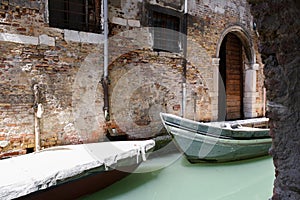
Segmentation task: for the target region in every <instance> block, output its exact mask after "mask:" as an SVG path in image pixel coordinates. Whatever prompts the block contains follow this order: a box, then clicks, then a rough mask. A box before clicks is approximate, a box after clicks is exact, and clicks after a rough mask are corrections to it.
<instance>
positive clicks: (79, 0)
mask: <svg viewBox="0 0 300 200" xmlns="http://www.w3.org/2000/svg"><path fill="white" fill-rule="evenodd" d="M48 4H49V25H50V26H51V27H56V28H62V29H70V30H77V31H87V32H94V33H100V32H101V22H100V19H101V18H100V10H101V0H49V3H48Z"/></svg>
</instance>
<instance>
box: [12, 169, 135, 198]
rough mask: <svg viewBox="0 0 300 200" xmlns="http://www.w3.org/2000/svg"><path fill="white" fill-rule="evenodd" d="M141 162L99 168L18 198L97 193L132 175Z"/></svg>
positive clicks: (62, 196) (77, 195)
mask: <svg viewBox="0 0 300 200" xmlns="http://www.w3.org/2000/svg"><path fill="white" fill-rule="evenodd" d="M138 165H139V164H133V165H130V166H126V167H120V168H118V169H112V170H109V171H103V170H99V171H98V172H93V173H90V174H89V175H84V176H82V177H80V178H78V179H74V180H71V181H67V182H65V183H62V184H58V185H55V186H52V187H50V188H47V189H45V190H41V191H37V192H33V193H30V194H28V195H26V196H22V197H19V198H17V199H20V200H21V199H22V200H40V199H43V200H52V199H57V200H60V199H61V200H73V199H76V198H79V197H82V196H85V195H88V194H91V193H95V192H97V191H99V190H102V189H104V188H106V187H108V186H110V185H112V184H114V183H116V182H117V181H120V180H121V179H123V178H125V177H126V176H128V175H130V174H131V172H134V170H135V169H136V168H137V167H138Z"/></svg>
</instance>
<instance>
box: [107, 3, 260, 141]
mask: <svg viewBox="0 0 300 200" xmlns="http://www.w3.org/2000/svg"><path fill="white" fill-rule="evenodd" d="M147 4H152V5H157V6H160V7H163V8H169V9H170V10H173V9H175V10H177V11H179V12H181V13H182V12H183V10H184V1H159V2H158V1H141V2H139V1H131V0H125V1H115V2H114V3H111V4H110V13H109V18H110V22H111V23H110V31H111V38H110V44H111V45H110V47H111V49H110V54H119V55H120V57H119V58H118V56H117V55H116V56H115V57H113V56H111V62H112V64H111V65H110V79H111V85H110V90H111V95H112V93H114V92H115V90H118V88H116V87H119V85H118V84H120V83H119V82H122V81H124V80H123V79H125V78H124V77H127V76H128V77H130V78H128V79H129V80H130V81H128V82H123V84H122V87H124V85H128V86H127V87H125V88H126V89H124V88H122V89H123V91H118V94H117V95H116V96H117V97H118V98H121V99H120V101H115V100H114V98H115V97H114V96H113V95H112V96H111V97H110V98H111V99H112V100H111V110H112V112H111V120H112V121H113V122H112V124H113V125H112V127H117V129H118V131H121V132H127V134H129V135H134V136H136V137H143V136H144V137H145V136H153V135H155V134H158V130H159V129H160V127H161V126H160V125H159V122H155V120H158V121H159V119H158V118H157V117H155V116H153V117H150V116H149V112H150V110H151V106H152V107H155V106H154V104H153V101H155V100H153V99H155V98H154V97H153V94H154V93H155V92H154V91H153V89H152V90H151V89H149V88H147V87H146V86H145V87H144V86H143V85H144V84H145V83H144V82H143V81H145V82H146V83H148V82H149V81H150V82H152V84H153V85H155V83H156V82H158V84H159V85H163V84H164V86H165V87H166V91H160V96H164V95H167V94H170V92H171V91H172V93H173V94H174V95H173V96H174V98H173V100H171V99H168V97H166V98H164V99H163V100H161V99H160V98H159V97H156V98H157V102H160V103H157V104H159V106H158V107H155V110H156V113H158V112H159V111H167V112H170V113H175V114H179V115H180V110H181V108H182V88H181V83H182V76H183V72H182V70H183V67H182V57H183V55H182V53H181V54H180V55H179V56H178V57H177V58H176V59H175V58H172V54H167V53H155V52H152V53H151V40H152V39H151V34H150V33H149V30H147V29H142V27H144V26H147V23H146V22H147V19H146V18H147V17H148V16H147V14H148V12H149V11H148V10H147V9H148V7H147ZM188 6H189V8H188V37H187V39H188V45H187V60H188V66H187V105H186V117H188V118H191V119H196V120H201V121H209V120H214V119H216V101H217V94H216V88H215V87H216V86H215V85H216V82H215V81H216V75H215V73H216V71H215V69H216V67H214V65H215V62H216V61H215V60H214V58H218V55H217V54H218V53H217V49H218V45H220V43H221V42H222V40H221V35H222V33H223V32H224V30H226V29H227V28H228V27H231V26H234V25H238V26H240V27H243V28H244V30H246V31H247V32H248V33H249V37H251V38H250V39H251V45H253V46H251V48H253V49H254V51H255V53H254V54H255V55H254V56H256V59H255V61H256V62H257V63H258V64H259V69H258V71H257V80H258V81H257V82H256V94H255V98H256V99H255V102H254V104H255V105H254V107H255V109H254V110H255V112H256V114H257V115H256V116H263V109H262V108H263V99H262V97H263V90H262V89H263V72H262V66H263V65H262V63H261V60H260V55H259V54H258V53H257V45H256V42H257V35H256V32H255V31H254V30H253V27H252V16H251V14H250V7H249V5H248V4H247V2H246V1H226V2H223V1H203V2H199V1H188ZM145 19H146V20H145ZM133 22H134V23H133ZM132 32H134V34H132ZM122 33H124V34H123V35H122ZM135 33H136V34H135ZM130 34H132V35H130ZM124 38H127V39H128V38H129V40H131V41H129V42H128V41H127V42H125V41H126V40H127V39H124ZM121 41H122V44H121V45H120V42H121ZM141 41H143V42H141ZM249 43H250V42H249ZM124 46H125V48H124ZM122 47H123V48H122ZM135 50H138V51H137V52H136V51H135ZM244 54H245V53H244ZM121 55H123V56H121ZM173 57H176V56H175V54H174V55H173ZM244 57H245V62H252V61H249V60H247V59H246V56H244ZM217 64H218V61H217ZM158 66H159V67H158ZM174 66H176V67H174ZM151 67H152V68H151ZM141 69H143V70H145V69H148V71H147V70H146V72H145V71H142V72H141V71H139V70H141ZM175 69H177V70H175ZM131 70H132V71H136V72H135V74H134V73H132V74H131ZM158 72H159V73H158ZM194 72H197V73H194ZM244 73H245V71H244ZM162 74H166V75H162ZM244 76H245V74H244ZM145 77H149V78H145ZM141 79H142V81H141ZM149 79H150V80H149ZM192 79H193V80H192ZM162 80H168V81H162ZM147 81H148V82H147ZM138 83H139V84H138ZM162 83H163V84H162ZM136 85H139V87H136V88H134V89H135V90H138V91H140V92H139V94H138V93H137V92H136V91H135V90H133V91H131V90H132V88H130V87H133V86H136ZM149 87H150V86H149ZM141 88H143V90H142V89H141ZM150 88H151V87H150ZM153 88H155V87H153ZM197 88H201V89H197ZM157 90H160V87H158V88H157ZM198 90H201V92H198ZM130 92H133V94H134V95H135V96H140V98H137V99H139V100H137V99H130V98H129V97H130V96H131V95H133V94H131V93H130ZM166 92H167V93H166ZM155 95H156V93H155ZM122 97H124V99H125V100H124V99H123V100H124V101H123V103H124V104H122V106H123V107H122V106H121V105H120V106H119V105H118V104H121V102H122ZM147 97H148V98H147ZM133 101H134V102H133ZM114 102H116V103H114ZM162 102H164V103H162ZM162 105H164V106H162ZM195 105H196V106H195ZM138 106H139V107H138ZM119 107H122V108H119ZM138 108H139V110H138ZM213 109H214V110H213ZM136 110H138V111H136ZM126 112H127V113H126ZM121 113H122V114H121ZM132 113H134V114H132ZM115 118H122V119H119V120H118V119H115ZM124 119H126V120H127V122H125V121H126V120H124ZM135 119H139V120H140V121H138V122H136V123H135ZM151 119H152V120H151ZM120 121H122V122H120ZM141 121H143V122H141ZM151 123H153V125H151ZM154 124H157V126H158V128H153V127H154ZM122 127H123V128H122ZM141 130H143V131H142V132H143V133H141Z"/></svg>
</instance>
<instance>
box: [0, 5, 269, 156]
mask: <svg viewBox="0 0 300 200" xmlns="http://www.w3.org/2000/svg"><path fill="white" fill-rule="evenodd" d="M45 2H46V1H43V0H41V1H29V0H27V1H17V0H15V1H2V2H1V10H0V11H1V12H0V14H1V22H0V34H1V35H0V43H1V58H0V59H1V66H0V87H1V91H0V97H1V99H0V105H1V106H0V141H2V145H1V146H3V147H1V148H2V151H1V152H11V153H13V152H14V151H18V150H20V151H21V153H24V150H26V148H33V147H34V135H35V131H34V121H35V118H34V113H35V112H36V108H35V106H36V103H37V102H35V101H36V100H35V96H34V92H33V87H34V85H36V84H37V85H38V86H39V90H40V96H41V98H40V102H38V103H41V104H42V105H43V109H44V113H43V116H42V118H41V119H39V123H40V130H41V135H40V137H41V146H42V148H44V147H48V146H52V145H59V144H70V143H82V142H95V141H102V140H103V139H105V138H104V135H105V134H106V129H108V128H110V129H116V131H117V133H119V134H121V133H126V134H128V135H129V137H132V138H146V137H153V136H155V135H157V134H160V131H161V129H162V124H161V121H160V119H159V112H161V111H163V112H170V113H175V114H178V115H181V114H182V109H183V108H185V113H186V117H187V118H190V119H195V120H200V121H210V120H216V119H217V114H218V113H217V112H218V111H217V105H218V81H217V80H218V65H219V60H218V59H219V51H220V45H221V43H222V40H223V38H224V36H225V35H226V34H227V33H229V32H231V31H232V30H233V32H234V33H235V34H237V35H238V36H239V38H240V39H241V40H242V43H243V45H245V47H244V50H243V55H244V56H243V57H244V62H245V66H243V67H244V70H243V73H244V74H243V76H244V77H246V66H250V65H252V64H255V63H257V64H258V69H257V70H256V71H255V73H252V72H251V73H252V74H253V76H257V78H256V82H254V85H255V86H252V88H254V90H255V91H250V92H248V93H247V94H246V95H245V101H249V102H250V103H251V105H252V104H253V107H254V108H253V109H252V107H251V108H249V109H248V110H250V112H251V113H250V114H251V116H262V115H263V109H262V108H263V106H262V104H263V99H262V96H263V93H262V87H263V74H262V63H261V61H260V56H259V54H258V53H257V45H256V41H257V34H256V32H255V31H254V30H253V27H252V16H251V14H250V7H249V5H248V4H247V3H246V1H245V0H239V1H233V0H232V1H217V0H205V1H197V0H189V1H188V9H187V10H188V13H187V24H186V25H187V54H186V60H187V65H186V73H185V71H184V67H183V63H184V53H183V51H182V49H181V52H179V53H169V52H156V51H153V49H152V45H153V30H152V29H151V28H148V26H149V24H148V23H149V19H148V18H149V13H150V10H149V9H150V8H151V9H159V10H158V11H159V12H161V11H163V12H165V11H166V13H165V14H168V13H171V14H172V13H175V14H176V16H177V17H178V18H179V19H180V21H181V22H180V24H181V27H184V24H185V22H184V19H185V16H184V10H185V9H184V1H183V0H163V1H157V0H143V1H136V0H116V1H109V15H108V17H109V24H108V25H109V40H108V43H109V66H108V68H109V81H110V84H109V121H105V119H104V113H103V110H102V108H103V104H104V102H103V97H104V94H103V89H102V87H101V81H100V80H101V78H102V74H103V42H104V39H103V35H101V34H92V33H85V32H78V31H71V30H62V29H58V28H52V27H49V24H48V16H47V14H48V12H47V9H48V8H47V6H46V4H45ZM154 11H155V10H154ZM232 27H234V29H232ZM236 27H237V28H236ZM181 37H182V38H183V39H184V38H185V35H184V34H182V35H181ZM181 45H182V44H181ZM250 54H251V55H250ZM251 70H252V69H251ZM252 71H253V70H252ZM185 74H186V77H185ZM185 80H186V84H185V85H184V84H182V83H183V82H185ZM245 85H246V83H244V87H246V86H245ZM183 87H185V89H186V105H184V104H183V101H182V100H183V97H184V95H183ZM251 92H252V93H251ZM249 95H250V97H251V98H254V101H252V99H250V100H249V98H248V96H249ZM247 98H248V99H247ZM251 109H252V110H251ZM5 141H6V142H5Z"/></svg>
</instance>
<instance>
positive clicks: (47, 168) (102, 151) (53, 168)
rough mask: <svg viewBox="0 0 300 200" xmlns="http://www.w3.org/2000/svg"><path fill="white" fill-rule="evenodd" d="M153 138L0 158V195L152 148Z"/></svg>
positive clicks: (28, 190) (13, 193)
mask: <svg viewBox="0 0 300 200" xmlns="http://www.w3.org/2000/svg"><path fill="white" fill-rule="evenodd" d="M154 145H155V142H154V140H146V141H116V142H100V143H92V144H81V145H66V146H57V147H51V148H48V149H45V150H42V151H40V152H37V153H31V154H26V155H22V156H18V157H13V158H8V159H4V160H1V161H0V199H1V200H4V199H13V198H17V197H20V196H24V195H27V194H29V193H32V192H35V191H38V190H41V189H45V188H48V187H50V186H53V185H56V184H57V182H58V181H60V180H64V179H66V178H71V177H73V176H76V175H78V174H80V173H82V172H84V171H86V170H91V169H93V168H97V167H101V166H105V167H106V168H107V167H109V166H112V165H113V164H116V163H117V162H118V161H119V160H123V159H126V158H131V159H132V158H134V157H136V159H137V162H141V161H142V160H139V157H140V155H142V158H143V159H146V156H145V152H147V151H149V150H150V149H152V148H153V147H154Z"/></svg>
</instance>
